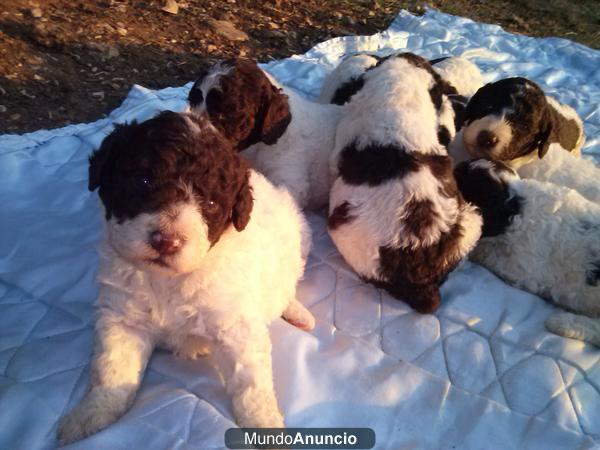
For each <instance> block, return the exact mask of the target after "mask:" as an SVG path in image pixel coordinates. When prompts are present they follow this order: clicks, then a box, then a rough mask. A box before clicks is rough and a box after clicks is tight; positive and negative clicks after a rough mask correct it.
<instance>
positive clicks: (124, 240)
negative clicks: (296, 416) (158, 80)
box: [58, 112, 314, 444]
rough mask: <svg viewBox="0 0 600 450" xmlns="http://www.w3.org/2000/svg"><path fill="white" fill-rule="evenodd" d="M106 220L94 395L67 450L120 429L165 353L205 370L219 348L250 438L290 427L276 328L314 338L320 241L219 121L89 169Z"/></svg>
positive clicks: (180, 125)
mask: <svg viewBox="0 0 600 450" xmlns="http://www.w3.org/2000/svg"><path fill="white" fill-rule="evenodd" d="M89 175H90V179H89V188H90V190H96V189H98V190H99V194H100V199H101V200H102V204H103V206H104V212H105V216H106V233H105V238H104V240H103V242H102V244H101V246H100V267H99V271H98V282H99V285H100V290H99V294H98V300H97V305H96V306H97V315H96V326H95V331H96V337H95V341H96V342H95V349H94V356H93V359H92V369H91V380H90V388H89V390H88V392H87V394H86V395H85V397H84V398H83V399H82V400H81V402H80V403H79V404H78V405H77V406H76V407H75V408H74V409H73V410H72V411H71V412H70V413H69V414H68V415H67V416H66V417H65V418H64V419H63V421H62V423H61V424H60V427H59V430H58V436H59V440H60V441H61V443H63V444H64V443H68V442H72V441H75V440H78V439H82V438H84V437H86V436H88V435H90V434H92V433H95V432H97V431H99V430H101V429H103V428H105V427H107V426H109V425H110V424H111V423H113V422H114V421H116V420H117V419H118V418H119V417H120V416H122V415H123V414H124V413H125V411H126V410H127V409H128V408H129V406H130V405H131V403H132V402H133V400H134V398H135V395H136V392H137V390H138V388H139V386H140V383H141V381H142V376H143V373H144V370H145V367H146V364H147V363H148V360H149V358H150V355H151V353H152V351H153V349H154V348H155V347H156V346H162V347H166V348H168V349H171V350H173V351H174V352H175V353H176V354H178V355H180V356H183V357H187V358H194V359H195V358H197V357H199V356H203V355H206V354H208V353H209V352H210V351H211V349H212V348H214V349H215V350H216V351H217V352H218V353H219V354H221V355H224V357H225V358H228V359H230V360H231V362H232V363H233V365H235V370H234V371H233V373H230V374H228V373H226V372H225V373H224V376H225V379H226V387H227V390H228V392H229V393H230V394H231V395H232V403H233V416H234V418H235V420H236V422H237V423H238V424H239V425H240V426H245V427H282V426H283V417H282V415H281V413H280V411H279V407H278V405H277V399H276V397H275V391H274V389H273V377H272V373H271V341H270V338H269V330H268V325H269V323H270V322H272V321H273V320H275V319H276V318H278V317H280V316H282V315H283V316H284V317H285V318H286V319H287V320H288V321H290V322H291V323H293V324H295V325H297V326H300V327H302V328H305V329H310V328H311V327H312V326H313V325H314V318H313V317H312V315H311V313H310V312H309V311H308V310H306V309H305V308H304V307H303V306H302V305H301V304H300V303H299V302H298V301H297V300H296V284H297V281H298V279H299V278H300V277H301V276H302V274H303V271H304V264H305V261H306V257H307V254H308V250H309V247H310V229H309V228H308V225H307V224H306V222H305V220H304V217H303V216H302V213H301V212H300V211H299V209H298V208H297V206H296V204H295V202H294V200H293V199H292V197H291V196H290V195H289V193H288V192H287V191H286V190H285V189H278V188H275V187H274V186H273V185H272V184H271V183H269V182H268V181H267V180H266V179H265V178H264V177H263V176H262V175H260V174H259V173H257V172H255V171H253V170H251V169H250V168H249V165H248V162H247V161H245V160H244V159H243V158H242V157H241V156H240V155H239V154H238V153H237V152H236V151H234V150H233V149H232V147H231V144H230V143H229V142H228V141H227V140H225V139H224V138H223V137H222V136H221V135H220V134H219V133H218V132H217V131H216V130H215V129H214V127H213V126H212V125H211V124H210V123H209V122H208V121H207V120H206V119H199V118H197V117H195V116H192V115H190V114H177V113H174V112H163V113H161V114H159V115H158V116H157V117H155V118H153V119H150V120H148V121H146V122H143V123H131V124H129V125H117V126H116V128H115V130H114V131H113V132H112V133H111V134H110V135H109V136H108V137H106V139H105V140H104V141H103V143H102V146H101V147H100V149H98V150H97V151H96V152H94V154H93V155H92V157H91V159H90V174H89Z"/></svg>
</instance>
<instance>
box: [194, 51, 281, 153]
mask: <svg viewBox="0 0 600 450" xmlns="http://www.w3.org/2000/svg"><path fill="white" fill-rule="evenodd" d="M188 101H189V103H190V109H191V111H192V112H195V113H203V112H206V113H207V114H208V117H209V119H210V121H211V122H212V124H213V125H214V126H215V127H216V128H217V129H218V130H219V131H220V132H221V133H222V134H223V136H225V137H226V138H227V139H229V140H230V141H231V142H233V143H234V145H235V147H236V149H237V150H239V151H241V150H244V149H246V148H248V147H249V146H251V145H253V144H256V143H257V142H264V143H266V144H274V143H275V142H276V141H277V139H279V137H280V136H281V135H282V134H283V133H284V132H285V130H286V128H287V126H288V125H289V123H290V121H291V119H292V116H291V114H290V108H289V104H288V99H287V96H286V95H284V94H283V93H282V92H281V90H280V89H279V88H278V87H276V86H274V85H273V84H272V83H271V82H270V81H269V78H268V77H267V76H266V75H265V73H264V72H263V71H262V70H261V69H260V68H259V67H258V66H257V65H256V63H255V62H253V61H248V60H244V59H233V60H228V61H224V62H221V63H218V64H216V65H215V66H213V67H212V68H211V69H210V70H208V71H207V72H205V73H203V74H202V75H201V76H200V77H199V78H198V79H197V80H196V82H195V83H194V86H193V87H192V89H191V90H190V93H189V97H188Z"/></svg>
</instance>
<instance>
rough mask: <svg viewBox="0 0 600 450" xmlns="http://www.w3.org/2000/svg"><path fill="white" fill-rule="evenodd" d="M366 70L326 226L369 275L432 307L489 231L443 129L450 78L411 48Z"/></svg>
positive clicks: (338, 154)
mask: <svg viewBox="0 0 600 450" xmlns="http://www.w3.org/2000/svg"><path fill="white" fill-rule="evenodd" d="M362 77H363V84H364V85H363V87H362V89H361V90H360V91H358V92H357V93H356V94H355V95H354V96H353V97H352V99H351V100H350V102H349V103H348V104H346V105H345V111H344V116H343V118H342V119H341V121H340V124H339V126H338V130H337V135H336V143H335V148H334V152H333V154H332V159H331V170H332V174H334V175H335V176H336V180H335V183H334V185H333V188H332V190H331V194H330V202H329V218H328V230H329V233H330V235H331V237H332V239H333V242H334V243H335V245H336V246H337V248H338V250H339V251H340V253H341V254H342V256H343V257H344V259H345V260H346V261H347V262H348V264H349V265H350V266H351V267H352V268H353V269H354V270H355V271H356V272H357V273H358V274H359V275H360V276H361V277H362V278H364V279H365V280H366V281H369V282H372V283H373V284H375V285H376V286H380V287H382V288H384V289H386V290H387V291H389V292H390V293H391V294H392V295H393V296H395V297H397V298H399V299H402V300H404V301H406V302H407V303H409V304H410V305H411V306H412V307H413V308H415V309H416V310H417V311H420V312H423V313H426V312H432V311H435V310H436V308H437V307H438V306H439V304H440V293H439V286H440V283H442V282H443V281H444V279H445V278H446V276H447V275H448V273H449V272H450V271H451V270H452V269H454V268H455V267H456V265H457V264H458V263H459V262H460V261H461V259H462V258H464V257H465V256H466V255H467V254H468V253H469V251H470V250H471V249H472V248H473V247H474V246H475V243H476V242H477V239H478V238H479V235H480V231H481V217H480V216H479V215H478V214H477V212H476V211H475V208H474V207H473V206H471V205H470V204H468V203H466V202H464V201H463V199H462V197H461V196H460V194H459V193H458V190H457V188H456V183H455V181H454V178H453V175H452V162H451V159H450V158H449V157H448V155H447V153H446V149H445V147H444V146H443V145H442V143H441V142H440V139H439V127H440V120H441V119H440V116H441V114H442V112H443V110H444V107H445V106H447V104H448V99H447V97H446V96H445V95H444V94H443V92H444V89H446V87H445V85H444V81H443V80H442V79H441V78H440V76H439V75H438V74H437V73H436V72H435V71H434V70H433V69H432V68H431V66H430V65H429V64H428V62H427V61H426V60H424V59H423V58H420V57H418V56H416V55H414V54H411V53H404V54H400V55H395V56H392V57H389V58H387V59H384V60H382V61H380V62H379V63H378V64H377V65H376V66H374V67H373V68H371V69H369V70H368V71H367V72H365V74H364V75H362Z"/></svg>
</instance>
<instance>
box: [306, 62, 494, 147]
mask: <svg viewBox="0 0 600 450" xmlns="http://www.w3.org/2000/svg"><path fill="white" fill-rule="evenodd" d="M382 59H383V58H382V57H380V56H377V55H372V54H368V53H358V54H354V55H350V56H348V57H346V58H345V59H344V60H343V61H342V62H341V63H340V64H339V65H338V66H337V67H336V68H335V69H333V71H331V73H330V74H329V75H328V76H327V78H326V79H325V81H324V83H323V87H322V89H321V93H320V94H319V98H318V100H317V101H319V102H321V103H334V104H336V105H343V104H345V103H347V102H348V101H350V99H351V98H352V96H353V95H355V94H356V93H357V92H358V91H360V89H361V88H362V86H363V82H364V79H363V78H362V77H361V75H362V74H363V73H365V72H366V71H367V70H368V69H369V68H371V67H373V66H375V65H376V64H377V63H378V62H379V61H381V60H382ZM429 63H430V64H431V65H432V66H433V68H434V70H435V71H436V72H437V73H438V74H439V75H440V76H441V77H442V79H443V80H444V81H446V82H447V84H446V85H445V87H447V90H446V91H445V92H444V93H445V94H446V95H447V96H448V98H449V100H450V102H451V104H452V107H453V109H454V111H453V112H454V115H453V121H454V129H455V131H458V130H460V128H461V127H462V124H463V121H464V111H465V108H466V106H467V102H468V99H469V97H471V96H472V95H473V94H474V93H475V92H476V91H477V89H479V88H480V87H481V86H482V85H483V79H482V77H481V72H480V71H479V69H478V67H477V66H476V65H475V64H473V63H472V62H470V61H469V60H468V59H465V58H462V57H442V58H438V59H435V60H431V61H429ZM452 134H453V133H452ZM452 137H453V136H452Z"/></svg>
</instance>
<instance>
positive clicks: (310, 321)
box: [281, 300, 315, 331]
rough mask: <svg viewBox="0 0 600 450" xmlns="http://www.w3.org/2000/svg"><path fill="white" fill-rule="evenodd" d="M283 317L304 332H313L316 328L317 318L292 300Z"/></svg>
mask: <svg viewBox="0 0 600 450" xmlns="http://www.w3.org/2000/svg"><path fill="white" fill-rule="evenodd" d="M281 316H282V317H283V318H284V319H285V320H286V321H287V322H289V323H291V324H292V325H294V326H295V327H298V328H300V329H301V330H304V331H311V330H312V329H313V328H314V327H315V317H314V316H313V314H312V313H311V312H310V311H309V310H308V309H306V307H305V306H304V305H303V304H302V303H300V302H299V301H297V300H292V301H291V302H290V303H289V305H288V306H287V308H286V309H285V311H283V314H282V315H281Z"/></svg>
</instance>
